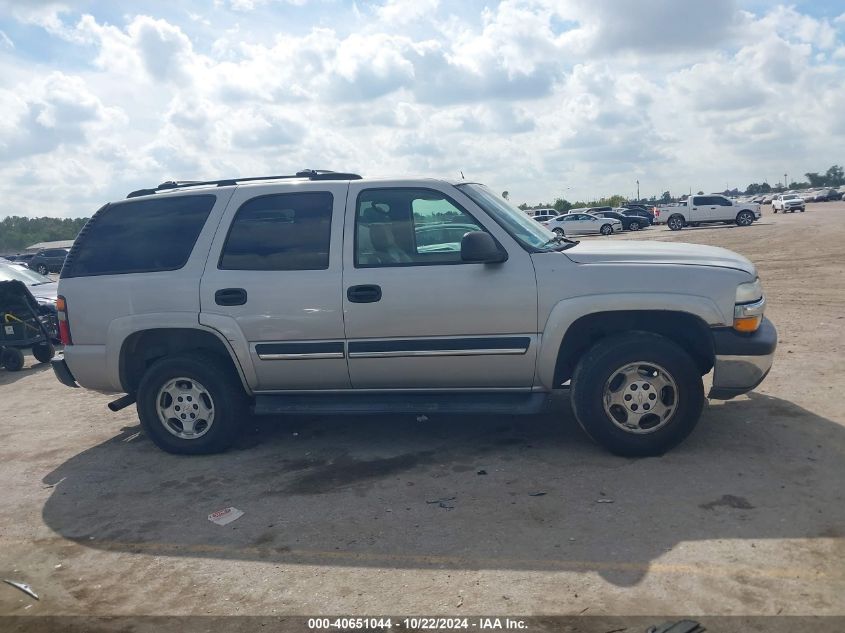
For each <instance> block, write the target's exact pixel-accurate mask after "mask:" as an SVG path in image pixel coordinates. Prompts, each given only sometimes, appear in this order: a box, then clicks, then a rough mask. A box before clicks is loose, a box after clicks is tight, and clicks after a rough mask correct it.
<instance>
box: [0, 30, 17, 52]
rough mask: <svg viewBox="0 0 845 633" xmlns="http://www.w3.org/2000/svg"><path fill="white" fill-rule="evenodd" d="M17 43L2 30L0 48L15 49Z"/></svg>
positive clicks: (0, 32)
mask: <svg viewBox="0 0 845 633" xmlns="http://www.w3.org/2000/svg"><path fill="white" fill-rule="evenodd" d="M14 47H15V43H14V42H13V41H12V39H11V38H10V37H9V36H8V35H6V33H5V32H4V31H2V30H0V48H14Z"/></svg>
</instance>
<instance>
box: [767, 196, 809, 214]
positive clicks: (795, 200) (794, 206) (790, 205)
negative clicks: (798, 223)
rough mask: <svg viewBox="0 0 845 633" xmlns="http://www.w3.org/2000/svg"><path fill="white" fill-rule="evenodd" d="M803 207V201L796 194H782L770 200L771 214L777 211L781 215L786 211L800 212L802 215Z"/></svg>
mask: <svg viewBox="0 0 845 633" xmlns="http://www.w3.org/2000/svg"><path fill="white" fill-rule="evenodd" d="M805 207H806V205H805V203H804V200H803V199H802V198H801V196H799V195H798V194H797V193H782V194H780V195H779V196H776V197H775V199H774V200H772V213H777V212H778V211H782V212H783V213H786V212H787V211H789V212H790V213H795V212H796V211H800V212H801V213H804V209H805Z"/></svg>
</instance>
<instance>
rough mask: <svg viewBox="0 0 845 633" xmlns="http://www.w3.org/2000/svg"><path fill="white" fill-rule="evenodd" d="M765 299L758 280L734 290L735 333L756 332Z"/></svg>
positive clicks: (761, 318)
mask: <svg viewBox="0 0 845 633" xmlns="http://www.w3.org/2000/svg"><path fill="white" fill-rule="evenodd" d="M765 309H766V298H765V297H764V296H763V286H762V285H761V284H760V280H759V279H755V280H754V281H752V282H748V283H744V284H740V285H739V286H737V288H736V305H735V306H734V329H735V330H736V331H737V332H756V331H757V328H759V327H760V323H762V322H763V312H764V311H765Z"/></svg>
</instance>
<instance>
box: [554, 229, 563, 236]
mask: <svg viewBox="0 0 845 633" xmlns="http://www.w3.org/2000/svg"><path fill="white" fill-rule="evenodd" d="M552 230H553V231H554V232H555V233H556V234H558V235H560V236H561V237H563V236H564V232H563V229H561V228H556V229H552Z"/></svg>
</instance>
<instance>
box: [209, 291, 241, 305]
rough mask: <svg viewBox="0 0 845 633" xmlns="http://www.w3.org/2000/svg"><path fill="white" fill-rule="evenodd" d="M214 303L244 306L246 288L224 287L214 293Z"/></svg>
mask: <svg viewBox="0 0 845 633" xmlns="http://www.w3.org/2000/svg"><path fill="white" fill-rule="evenodd" d="M214 303H216V304H217V305H219V306H242V305H243V304H245V303H246V290H244V289H243V288H222V289H220V290H218V291H217V292H215V293H214Z"/></svg>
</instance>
